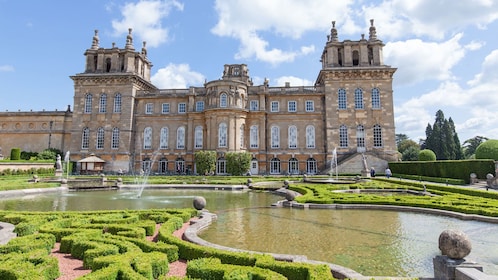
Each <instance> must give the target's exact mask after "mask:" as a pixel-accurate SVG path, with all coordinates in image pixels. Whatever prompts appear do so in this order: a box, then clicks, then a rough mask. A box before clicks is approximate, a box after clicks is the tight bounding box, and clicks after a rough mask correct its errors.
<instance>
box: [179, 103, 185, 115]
mask: <svg viewBox="0 0 498 280" xmlns="http://www.w3.org/2000/svg"><path fill="white" fill-rule="evenodd" d="M186 112H187V104H186V103H178V113H180V114H184V113H186Z"/></svg>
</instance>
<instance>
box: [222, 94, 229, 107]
mask: <svg viewBox="0 0 498 280" xmlns="http://www.w3.org/2000/svg"><path fill="white" fill-rule="evenodd" d="M227 99H228V97H227V94H226V93H222V94H220V107H221V108H225V107H226V106H227V103H228V102H227Z"/></svg>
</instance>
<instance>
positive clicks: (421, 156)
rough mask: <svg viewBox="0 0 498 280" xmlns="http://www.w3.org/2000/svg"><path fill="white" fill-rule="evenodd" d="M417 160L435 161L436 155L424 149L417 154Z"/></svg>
mask: <svg viewBox="0 0 498 280" xmlns="http://www.w3.org/2000/svg"><path fill="white" fill-rule="evenodd" d="M418 160H420V161H435V160H436V154H435V153H434V152H433V151H432V150H429V149H424V150H422V151H420V152H419V153H418Z"/></svg>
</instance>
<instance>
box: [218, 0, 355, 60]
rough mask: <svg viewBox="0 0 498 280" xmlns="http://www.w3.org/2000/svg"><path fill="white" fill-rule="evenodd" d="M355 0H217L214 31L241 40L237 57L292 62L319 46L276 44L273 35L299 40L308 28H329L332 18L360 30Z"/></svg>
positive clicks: (345, 25) (350, 27)
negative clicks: (351, 10)
mask: <svg viewBox="0 0 498 280" xmlns="http://www.w3.org/2000/svg"><path fill="white" fill-rule="evenodd" d="M352 3H353V1H351V0H348V1H326V2H324V1H321V0H310V1H299V0H292V1H289V0H272V1H266V0H254V1H245V0H217V1H216V6H215V9H216V11H217V13H218V23H217V24H216V26H215V27H213V28H212V30H211V32H213V33H214V34H216V35H218V36H227V37H232V38H235V39H237V40H239V41H240V46H239V52H238V53H237V54H236V55H235V57H236V58H237V59H249V58H253V57H254V58H256V59H258V60H261V61H264V62H268V63H271V64H279V63H282V62H292V61H293V60H294V59H295V58H296V57H297V56H301V55H306V54H309V53H311V52H313V51H314V49H315V47H314V46H302V47H300V48H297V49H299V51H295V50H283V49H279V48H276V47H274V46H273V45H274V43H270V39H269V37H272V36H277V37H279V38H290V39H292V40H296V39H299V38H300V37H301V36H302V34H303V33H305V32H307V31H312V30H320V31H322V30H323V31H326V30H327V29H329V28H330V26H331V25H330V22H329V20H332V19H335V20H337V22H338V23H340V24H341V25H344V27H345V29H346V30H347V31H352V30H357V29H358V28H357V27H356V25H355V24H354V23H353V21H352V19H351V18H349V13H348V11H349V6H350V5H352ZM324 19H326V20H324ZM324 36H325V34H324Z"/></svg>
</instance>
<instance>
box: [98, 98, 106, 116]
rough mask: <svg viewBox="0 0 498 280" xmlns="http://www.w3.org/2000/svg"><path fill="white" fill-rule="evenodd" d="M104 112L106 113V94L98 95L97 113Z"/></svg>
mask: <svg viewBox="0 0 498 280" xmlns="http://www.w3.org/2000/svg"><path fill="white" fill-rule="evenodd" d="M105 112H107V94H105V93H102V94H101V95H100V102H99V113H105Z"/></svg>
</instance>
